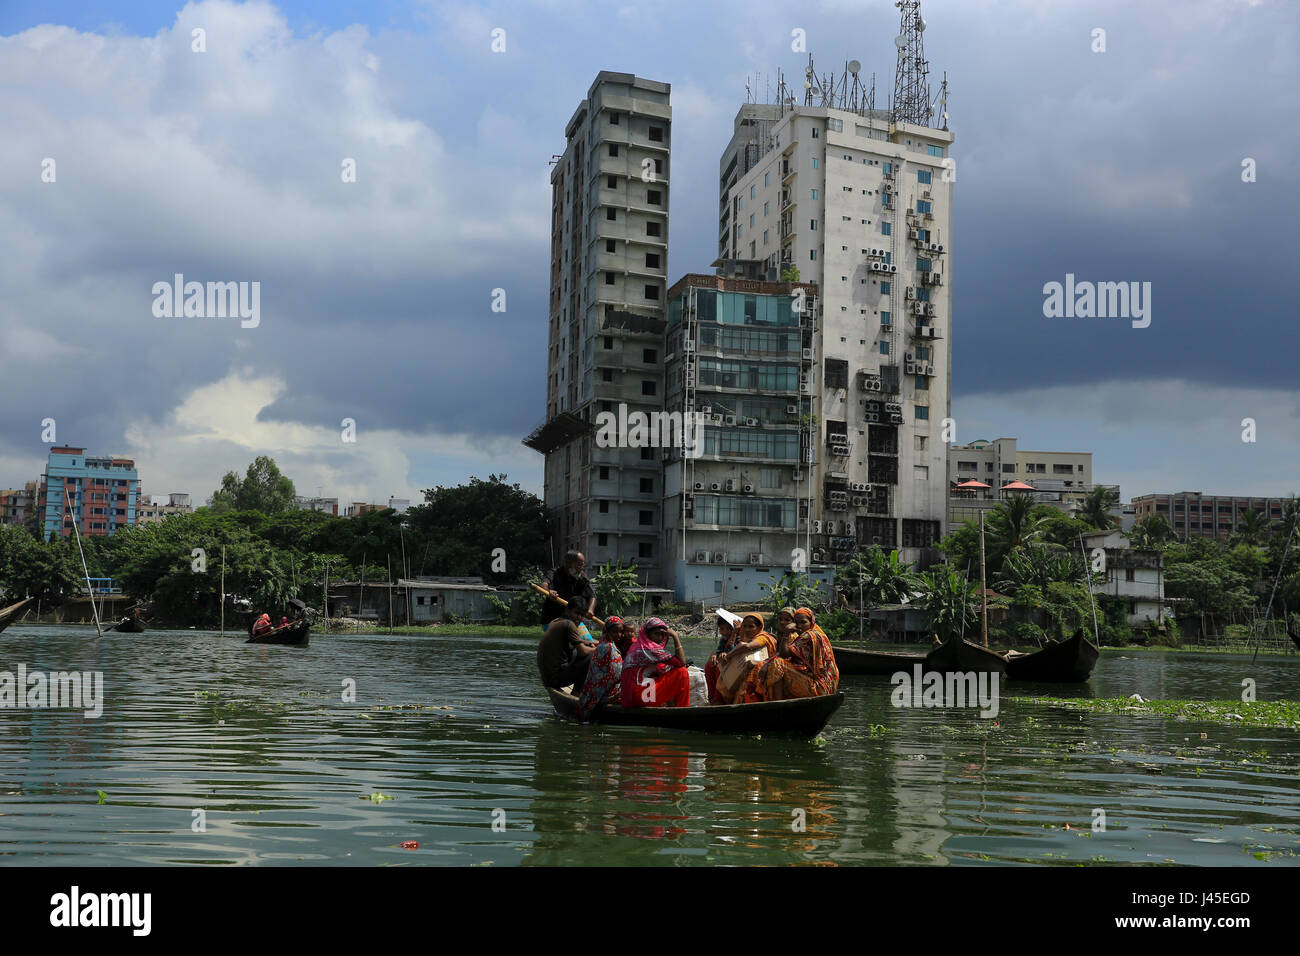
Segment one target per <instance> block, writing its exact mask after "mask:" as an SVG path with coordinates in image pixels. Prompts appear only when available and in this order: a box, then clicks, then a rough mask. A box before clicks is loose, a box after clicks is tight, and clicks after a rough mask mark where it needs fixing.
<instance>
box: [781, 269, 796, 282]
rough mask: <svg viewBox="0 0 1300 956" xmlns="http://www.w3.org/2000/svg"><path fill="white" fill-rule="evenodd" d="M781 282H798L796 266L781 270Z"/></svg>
mask: <svg viewBox="0 0 1300 956" xmlns="http://www.w3.org/2000/svg"><path fill="white" fill-rule="evenodd" d="M781 281H782V282H798V281H799V267H798V266H786V267H785V268H784V269H782V270H781Z"/></svg>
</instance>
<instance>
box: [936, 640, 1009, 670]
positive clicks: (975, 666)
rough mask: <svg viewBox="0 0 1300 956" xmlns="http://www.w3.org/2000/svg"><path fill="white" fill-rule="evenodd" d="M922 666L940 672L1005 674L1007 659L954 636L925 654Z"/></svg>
mask: <svg viewBox="0 0 1300 956" xmlns="http://www.w3.org/2000/svg"><path fill="white" fill-rule="evenodd" d="M924 667H925V669H926V670H927V671H938V672H939V673H941V674H953V673H963V674H965V673H975V674H1005V673H1006V670H1007V659H1006V657H1004V656H1003V655H1002V654H999V653H997V652H996V651H991V650H989V649H988V648H985V647H981V646H980V645H978V644H972V643H971V642H970V641H967V640H963V639H961V638H955V639H953V640H950V641H948V642H947V643H945V644H941V645H940V646H939V647H936V648H935V649H934V650H932V651H931V652H930V653H929V654H926V655H925V663H924Z"/></svg>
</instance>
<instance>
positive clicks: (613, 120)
mask: <svg viewBox="0 0 1300 956" xmlns="http://www.w3.org/2000/svg"><path fill="white" fill-rule="evenodd" d="M609 125H610V126H617V125H618V114H617V113H610V114H609Z"/></svg>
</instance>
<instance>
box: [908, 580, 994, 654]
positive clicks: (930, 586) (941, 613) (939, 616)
mask: <svg viewBox="0 0 1300 956" xmlns="http://www.w3.org/2000/svg"><path fill="white" fill-rule="evenodd" d="M918 605H919V607H920V608H921V610H922V611H924V619H925V626H926V628H927V629H928V630H931V631H933V632H934V633H936V634H938V635H939V639H940V640H944V641H946V640H947V639H948V638H949V637H953V636H955V635H957V634H959V633H961V632H962V631H963V630H970V629H971V628H972V627H973V626H974V625H975V623H976V622H977V621H978V620H979V616H980V602H979V596H978V588H977V586H976V585H975V584H974V583H973V582H971V581H967V580H966V579H965V578H964V577H963V576H962V575H961V574H960V573H959V572H957V571H954V570H953V569H952V568H949V567H945V566H941V567H936V568H931V569H930V570H929V571H928V572H926V573H925V574H923V575H921V589H920V600H919V601H918Z"/></svg>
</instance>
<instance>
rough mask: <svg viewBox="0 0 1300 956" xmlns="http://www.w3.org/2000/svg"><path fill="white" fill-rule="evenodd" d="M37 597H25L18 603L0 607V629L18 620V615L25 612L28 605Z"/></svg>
mask: <svg viewBox="0 0 1300 956" xmlns="http://www.w3.org/2000/svg"><path fill="white" fill-rule="evenodd" d="M33 600H35V598H23V599H22V600H21V601H19V602H18V603H17V604H10V605H9V606H8V607H6V608H0V631H3V630H4V629H5V628H6V627H8V626H9V625H10V624H12V623H13V622H14V621H16V620H18V615H19V614H21V613H23V610H24V609H25V608H26V607H27V605H29V604H31V603H32V601H33Z"/></svg>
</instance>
